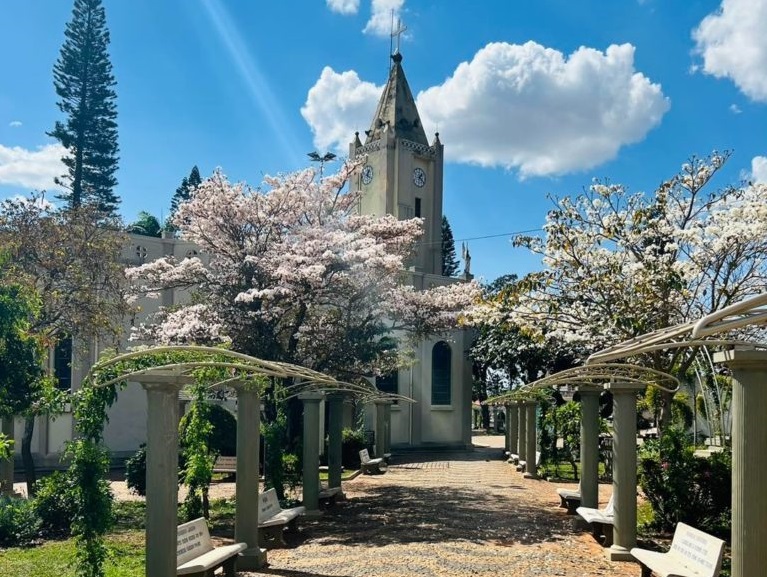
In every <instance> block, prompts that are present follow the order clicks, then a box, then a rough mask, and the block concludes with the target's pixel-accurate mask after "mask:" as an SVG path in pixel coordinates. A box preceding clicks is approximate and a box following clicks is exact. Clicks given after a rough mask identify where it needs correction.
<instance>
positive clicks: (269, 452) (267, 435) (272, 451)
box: [261, 406, 288, 500]
mask: <svg viewBox="0 0 767 577" xmlns="http://www.w3.org/2000/svg"><path fill="white" fill-rule="evenodd" d="M261 435H263V437H264V444H265V447H264V449H265V463H264V468H265V469H266V470H265V484H266V487H267V488H272V487H273V488H274V490H275V491H276V492H277V497H278V498H279V499H280V500H283V499H284V498H285V482H286V478H285V467H284V464H283V459H282V455H283V454H284V453H285V452H286V450H285V449H286V447H287V446H288V431H287V417H286V415H285V411H284V410H283V409H282V407H281V406H278V407H277V415H276V417H275V418H274V419H273V420H272V421H270V422H263V423H261Z"/></svg>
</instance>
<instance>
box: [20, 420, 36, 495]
mask: <svg viewBox="0 0 767 577" xmlns="http://www.w3.org/2000/svg"><path fill="white" fill-rule="evenodd" d="M34 432H35V418H34V417H26V419H25V420H24V436H23V437H22V438H21V460H22V462H23V463H24V478H25V480H26V482H27V495H29V496H30V497H34V496H35V483H36V482H37V475H36V474H35V460H34V459H33V458H32V434H33V433H34Z"/></svg>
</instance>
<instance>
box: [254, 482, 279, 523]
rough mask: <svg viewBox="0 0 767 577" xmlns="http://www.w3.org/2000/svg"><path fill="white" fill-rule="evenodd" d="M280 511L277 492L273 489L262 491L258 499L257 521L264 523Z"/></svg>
mask: <svg viewBox="0 0 767 577" xmlns="http://www.w3.org/2000/svg"><path fill="white" fill-rule="evenodd" d="M280 511H282V509H281V508H280V500H279V499H277V491H275V490H274V488H271V489H269V490H268V491H264V492H263V493H261V495H259V497H258V520H259V521H266V520H268V519H271V518H272V517H274V516H275V515H276V514H277V513H279V512H280Z"/></svg>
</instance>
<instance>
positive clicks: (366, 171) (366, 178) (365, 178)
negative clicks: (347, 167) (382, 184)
mask: <svg viewBox="0 0 767 577" xmlns="http://www.w3.org/2000/svg"><path fill="white" fill-rule="evenodd" d="M371 182H373V167H372V166H370V165H369V164H366V165H365V166H363V167H362V184H370V183H371Z"/></svg>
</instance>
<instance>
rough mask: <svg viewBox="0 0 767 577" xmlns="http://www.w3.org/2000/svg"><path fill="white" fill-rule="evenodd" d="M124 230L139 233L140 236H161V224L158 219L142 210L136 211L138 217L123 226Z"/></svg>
mask: <svg viewBox="0 0 767 577" xmlns="http://www.w3.org/2000/svg"><path fill="white" fill-rule="evenodd" d="M125 231H126V232H131V233H133V234H140V235H142V236H153V237H156V238H160V236H162V234H161V233H162V225H161V224H160V221H159V220H157V217H156V216H154V215H152V214H149V213H148V212H147V211H145V210H142V211H141V212H139V213H138V218H137V219H136V220H135V221H133V222H132V223H130V224H129V225H128V226H127V227H126V228H125Z"/></svg>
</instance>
